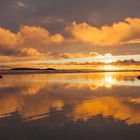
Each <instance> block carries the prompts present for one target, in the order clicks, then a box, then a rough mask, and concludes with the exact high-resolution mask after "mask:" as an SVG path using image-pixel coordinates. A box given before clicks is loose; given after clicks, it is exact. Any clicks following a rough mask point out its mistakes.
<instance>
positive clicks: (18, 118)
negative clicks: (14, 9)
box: [0, 72, 140, 140]
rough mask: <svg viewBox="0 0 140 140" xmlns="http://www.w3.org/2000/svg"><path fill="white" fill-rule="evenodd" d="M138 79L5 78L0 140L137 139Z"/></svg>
mask: <svg viewBox="0 0 140 140" xmlns="http://www.w3.org/2000/svg"><path fill="white" fill-rule="evenodd" d="M138 75H140V73H136V72H135V73H131V72H128V73H125V72H124V73H115V72H114V73H113V72H110V73H86V74H85V73H84V74H79V73H76V74H50V75H47V74H46V75H45V74H44V75H43V74H42V75H41V74H40V75H39V74H38V75H37V74H36V75H4V77H3V79H1V80H0V139H1V140H93V139H94V140H100V139H101V140H102V139H105V140H129V139H130V140H132V139H133V140H139V139H140V80H139V79H137V76H138Z"/></svg>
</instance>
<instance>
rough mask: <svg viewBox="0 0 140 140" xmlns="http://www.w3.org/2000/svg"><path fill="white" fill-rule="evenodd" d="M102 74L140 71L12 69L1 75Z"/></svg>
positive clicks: (1, 72) (2, 71)
mask: <svg viewBox="0 0 140 140" xmlns="http://www.w3.org/2000/svg"><path fill="white" fill-rule="evenodd" d="M102 72H140V70H85V69H82V70H78V69H74V70H72V69H71V70H70V69H68V70H61V69H58V70H55V69H24V70H21V69H11V70H1V71H0V74H1V75H4V74H63V73H64V74H65V73H66V74H68V73H102Z"/></svg>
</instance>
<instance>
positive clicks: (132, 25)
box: [66, 18, 140, 46]
mask: <svg viewBox="0 0 140 140" xmlns="http://www.w3.org/2000/svg"><path fill="white" fill-rule="evenodd" d="M66 29H67V31H68V32H70V33H71V34H72V36H73V37H74V39H75V40H77V41H79V42H84V43H89V44H91V45H101V46H108V45H117V44H122V43H123V44H125V42H128V41H130V40H134V39H138V38H140V18H126V19H125V20H124V22H118V23H114V24H113V25H112V26H107V25H106V26H102V27H101V28H96V27H94V26H90V25H88V24H87V23H79V24H78V23H76V22H73V23H72V24H71V25H69V26H68V27H67V28H66Z"/></svg>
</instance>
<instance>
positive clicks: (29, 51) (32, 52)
mask: <svg viewBox="0 0 140 140" xmlns="http://www.w3.org/2000/svg"><path fill="white" fill-rule="evenodd" d="M17 56H20V57H21V56H22V57H32V58H44V55H43V54H42V53H40V52H38V51H37V50H36V49H34V48H24V49H21V50H19V51H18V52H17Z"/></svg>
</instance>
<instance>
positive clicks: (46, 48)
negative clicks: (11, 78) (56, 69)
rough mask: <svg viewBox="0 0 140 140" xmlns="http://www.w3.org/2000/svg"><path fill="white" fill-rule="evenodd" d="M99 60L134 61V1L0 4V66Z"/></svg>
mask: <svg viewBox="0 0 140 140" xmlns="http://www.w3.org/2000/svg"><path fill="white" fill-rule="evenodd" d="M104 59H105V60H106V61H105V62H111V61H114V60H118V59H121V60H124V59H134V60H137V61H140V1H139V0H20V1H18V0H0V62H1V65H6V63H7V64H8V65H9V63H10V64H12V63H13V62H18V63H22V62H23V61H29V60H30V62H31V61H32V62H33V61H39V62H41V63H43V62H44V63H46V62H71V61H72V62H77V61H80V62H82V61H83V62H85V61H103V60H104ZM58 60H59V61H58Z"/></svg>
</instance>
